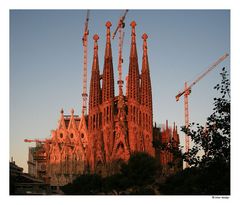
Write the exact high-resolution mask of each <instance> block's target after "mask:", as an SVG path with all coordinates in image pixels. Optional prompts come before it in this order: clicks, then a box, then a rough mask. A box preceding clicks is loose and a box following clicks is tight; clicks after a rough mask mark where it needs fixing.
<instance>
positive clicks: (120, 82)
mask: <svg viewBox="0 0 240 205" xmlns="http://www.w3.org/2000/svg"><path fill="white" fill-rule="evenodd" d="M127 12H128V10H126V11H125V12H124V15H123V16H121V17H120V19H119V21H118V26H117V28H116V30H115V31H114V33H113V36H112V39H114V37H115V36H116V33H117V32H118V33H119V39H118V88H119V95H122V94H123V91H122V87H123V80H122V63H123V58H122V47H123V39H124V32H123V28H124V26H125V23H124V20H125V17H126V15H127Z"/></svg>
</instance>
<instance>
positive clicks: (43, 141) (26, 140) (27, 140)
mask: <svg viewBox="0 0 240 205" xmlns="http://www.w3.org/2000/svg"><path fill="white" fill-rule="evenodd" d="M49 141H50V140H40V139H24V142H37V143H46V142H49Z"/></svg>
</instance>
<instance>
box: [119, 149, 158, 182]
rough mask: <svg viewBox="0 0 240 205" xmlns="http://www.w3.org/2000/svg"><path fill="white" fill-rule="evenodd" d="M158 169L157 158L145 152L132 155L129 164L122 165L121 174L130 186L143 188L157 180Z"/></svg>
mask: <svg viewBox="0 0 240 205" xmlns="http://www.w3.org/2000/svg"><path fill="white" fill-rule="evenodd" d="M157 168H158V164H157V162H156V159H155V158H153V157H152V156H150V155H148V154H147V153H144V152H136V153H134V154H132V155H131V157H130V159H129V161H128V163H127V164H123V165H122V169H121V172H122V174H123V175H124V176H126V177H127V178H128V180H129V183H130V184H132V185H136V186H142V185H146V184H149V183H152V182H153V181H154V180H155V176H156V173H157Z"/></svg>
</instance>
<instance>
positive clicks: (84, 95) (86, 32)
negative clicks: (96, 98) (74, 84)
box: [82, 10, 89, 115]
mask: <svg viewBox="0 0 240 205" xmlns="http://www.w3.org/2000/svg"><path fill="white" fill-rule="evenodd" d="M88 21H89V10H87V15H86V20H85V25H84V33H83V37H82V43H83V92H82V115H86V114H87V98H88V94H87V54H88V35H89V30H88Z"/></svg>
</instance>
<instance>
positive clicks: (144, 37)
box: [142, 33, 148, 56]
mask: <svg viewBox="0 0 240 205" xmlns="http://www.w3.org/2000/svg"><path fill="white" fill-rule="evenodd" d="M142 39H143V55H144V56H146V55H147V39H148V35H147V34H146V33H144V34H143V35H142Z"/></svg>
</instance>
